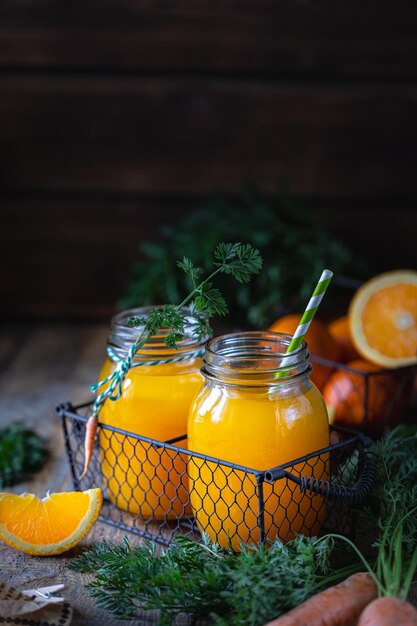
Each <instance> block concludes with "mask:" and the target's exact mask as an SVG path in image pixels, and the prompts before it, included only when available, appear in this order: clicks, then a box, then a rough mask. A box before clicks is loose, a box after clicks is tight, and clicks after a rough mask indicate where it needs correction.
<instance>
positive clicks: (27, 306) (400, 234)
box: [0, 196, 417, 345]
mask: <svg viewBox="0 0 417 626" xmlns="http://www.w3.org/2000/svg"><path fill="white" fill-rule="evenodd" d="M200 205H201V199H198V198H186V197H183V198H181V197H177V198H143V197H138V198H136V199H134V198H123V197H119V198H117V197H109V198H107V199H106V198H104V197H103V198H101V197H99V198H98V199H94V198H88V197H84V198H83V197H79V198H74V199H70V198H67V199H65V198H62V197H60V196H56V197H55V198H53V197H50V196H46V197H37V198H35V199H30V198H19V197H15V198H11V197H9V198H7V199H6V198H3V201H2V218H3V219H2V228H1V229H0V268H1V270H0V272H1V274H2V275H1V279H0V280H1V284H2V311H1V312H2V315H3V316H7V315H8V316H16V315H17V316H20V317H25V318H27V317H31V316H38V317H43V318H51V317H58V318H59V317H62V316H67V317H73V318H74V317H76V318H77V317H78V318H86V317H87V318H97V317H100V318H102V319H105V320H106V321H107V322H108V320H109V318H110V316H111V314H112V312H113V311H114V308H115V305H116V302H117V301H118V299H119V298H120V296H121V294H122V292H123V289H124V285H125V284H126V280H127V276H128V274H129V269H130V267H131V265H132V263H133V262H134V260H135V259H137V258H138V257H139V253H138V244H139V242H140V241H143V240H150V241H152V240H155V239H156V238H157V231H158V228H160V226H161V225H162V224H166V223H167V222H169V223H171V224H175V223H177V224H178V221H179V219H180V217H181V216H183V215H184V214H185V212H186V211H192V210H194V209H195V207H198V206H200ZM394 207H395V212H393V208H394ZM313 208H314V215H315V217H316V221H317V223H318V224H321V225H322V226H323V227H324V228H326V229H327V230H329V231H330V233H331V236H334V237H337V238H339V239H341V240H342V241H344V242H345V243H346V244H347V246H348V247H349V248H350V249H351V250H352V251H353V253H354V254H355V255H356V256H357V257H360V258H364V259H367V260H368V261H369V262H370V263H371V264H372V265H373V268H374V271H375V272H377V271H379V270H384V269H392V268H395V267H411V268H413V267H415V265H416V258H415V233H416V232H417V212H416V211H415V206H414V204H413V203H412V202H410V203H404V202H403V203H402V204H399V203H398V202H394V201H391V200H389V199H386V200H378V201H370V200H368V201H364V200H358V201H341V200H337V199H335V200H333V201H330V200H327V201H316V202H315V204H314V207H313ZM387 251H389V252H387ZM174 261H175V259H173V263H174ZM138 304H140V303H138ZM5 335H6V337H7V333H5ZM7 341H9V340H8V339H7ZM5 345H6V344H5Z"/></svg>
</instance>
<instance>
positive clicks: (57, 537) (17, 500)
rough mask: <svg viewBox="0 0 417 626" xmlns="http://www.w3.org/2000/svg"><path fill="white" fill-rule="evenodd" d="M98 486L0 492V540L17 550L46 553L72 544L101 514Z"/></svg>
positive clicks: (55, 552) (39, 554) (68, 547)
mask: <svg viewBox="0 0 417 626" xmlns="http://www.w3.org/2000/svg"><path fill="white" fill-rule="evenodd" d="M102 503H103V496H102V494H101V489H89V490H88V491H84V492H79V491H71V492H68V493H53V494H49V493H48V495H47V496H46V497H45V498H43V500H40V499H39V498H37V497H36V496H35V495H34V494H33V493H25V494H23V495H20V496H18V495H15V494H13V493H0V539H2V540H3V541H4V542H5V543H7V544H8V545H9V546H12V547H13V548H16V549H17V550H21V551H22V552H27V553H28V554H35V555H38V556H47V555H51V554H61V552H66V551H67V550H69V549H70V548H72V547H74V546H75V545H76V544H77V543H79V542H80V541H81V539H83V538H84V537H85V536H86V535H87V533H88V532H89V531H90V529H91V527H92V526H93V524H94V523H95V522H96V521H97V518H98V516H99V514H100V510H101V505H102Z"/></svg>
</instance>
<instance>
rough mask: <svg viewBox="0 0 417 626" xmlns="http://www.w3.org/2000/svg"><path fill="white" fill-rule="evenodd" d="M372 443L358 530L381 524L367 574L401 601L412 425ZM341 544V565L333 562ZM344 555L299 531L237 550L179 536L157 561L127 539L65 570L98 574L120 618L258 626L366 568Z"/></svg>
mask: <svg viewBox="0 0 417 626" xmlns="http://www.w3.org/2000/svg"><path fill="white" fill-rule="evenodd" d="M374 449H375V451H376V452H377V453H378V455H379V460H378V473H379V477H378V483H377V486H376V489H375V491H374V494H373V496H372V497H371V498H370V501H369V505H368V506H367V507H366V508H365V510H363V511H362V513H361V514H360V517H359V520H358V525H357V533H358V535H359V534H362V533H363V532H364V531H366V530H367V529H369V528H373V529H375V528H377V529H378V530H379V535H378V537H377V540H376V542H375V543H373V544H372V545H371V544H369V545H368V546H366V552H367V557H368V561H369V563H370V565H369V570H370V571H371V574H372V575H373V577H374V579H375V580H376V582H377V586H378V589H379V593H380V594H381V595H389V594H392V595H397V596H400V597H405V596H406V595H407V591H408V589H409V586H410V584H411V581H412V580H413V578H414V574H415V570H416V565H417V550H416V545H417V517H416V515H415V512H414V511H415V507H416V502H417V486H416V485H417V428H416V427H398V428H397V429H395V430H394V431H393V432H392V433H390V434H389V435H387V436H386V437H385V438H384V439H383V440H382V441H381V442H379V443H377V444H375V446H374ZM342 539H343V538H342ZM343 541H346V539H343ZM338 548H340V549H343V553H344V559H345V560H344V561H343V562H344V563H345V565H344V566H343V567H337V566H335V565H334V563H337V552H336V549H338ZM347 556H349V555H347V554H346V550H345V546H344V545H343V543H342V540H340V539H339V538H336V536H334V535H333V536H332V535H325V536H323V537H321V538H317V537H311V538H309V537H303V536H299V537H296V538H295V539H294V540H293V541H290V542H288V543H287V544H283V543H282V542H280V541H279V540H278V539H277V540H276V541H274V542H273V543H272V544H271V546H270V547H269V549H266V548H265V547H263V546H258V547H255V548H254V547H246V548H245V547H244V548H243V550H242V552H241V553H240V554H233V553H232V552H227V551H224V550H222V549H221V548H220V547H219V546H217V545H216V544H214V545H213V544H210V543H209V541H208V540H207V539H206V540H205V541H204V542H203V544H199V543H196V542H194V541H192V540H191V539H186V538H184V537H178V538H177V539H176V540H175V543H174V544H173V545H171V546H170V547H169V548H167V549H166V550H165V551H164V552H163V554H162V556H161V557H158V556H157V554H156V548H155V545H154V544H153V543H151V542H149V543H145V544H144V545H140V546H134V547H132V546H130V544H129V542H128V540H127V539H126V540H125V541H124V543H122V544H121V545H114V544H112V543H102V544H98V545H96V546H94V547H93V548H91V549H90V550H88V551H86V552H85V553H84V554H83V555H82V556H81V557H79V558H78V559H76V560H75V561H73V562H72V563H71V564H70V565H69V567H70V568H71V569H73V570H75V571H78V572H91V573H92V574H94V579H93V581H92V582H91V583H89V585H88V588H89V590H90V592H91V594H92V595H93V596H94V598H95V599H96V601H97V603H98V604H100V606H102V607H105V608H107V609H108V610H110V611H112V612H113V613H114V614H115V615H117V616H119V617H130V616H132V615H135V614H136V613H137V612H138V611H139V612H140V610H144V611H148V610H157V611H159V612H160V621H159V624H162V625H164V626H166V625H168V624H171V623H172V622H173V620H174V619H175V617H176V616H177V615H179V614H180V613H186V614H188V615H190V616H192V617H193V618H194V619H195V620H197V623H198V619H199V618H202V619H204V618H210V619H211V623H212V624H214V625H215V626H226V625H227V626H258V625H259V626H260V625H261V624H264V623H265V622H267V621H268V620H271V619H273V618H274V617H276V616H278V615H280V614H282V613H284V612H286V611H288V610H290V609H291V608H293V607H294V606H296V605H298V604H300V603H301V602H303V601H304V600H306V599H307V598H308V597H309V596H311V595H313V594H314V593H317V592H318V591H321V590H322V589H324V588H326V587H328V586H329V585H332V584H336V583H337V582H339V581H341V580H343V579H345V578H346V577H347V576H349V575H350V574H352V573H354V572H355V571H359V570H363V569H364V558H363V557H362V555H361V556H360V557H359V555H358V551H357V548H356V547H354V549H353V550H352V551H351V557H352V560H351V561H349V562H348V564H346V557H347ZM330 557H332V559H331V561H330ZM331 563H332V564H333V565H331ZM367 567H368V566H367Z"/></svg>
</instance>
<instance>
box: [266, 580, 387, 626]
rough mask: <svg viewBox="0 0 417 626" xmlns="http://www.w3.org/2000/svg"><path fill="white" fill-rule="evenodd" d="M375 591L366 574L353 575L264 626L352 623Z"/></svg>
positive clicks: (329, 625)
mask: <svg viewBox="0 0 417 626" xmlns="http://www.w3.org/2000/svg"><path fill="white" fill-rule="evenodd" d="M377 593H378V592H377V587H376V584H375V582H374V580H373V578H372V576H371V575H370V574H365V573H362V572H361V573H359V574H353V576H350V577H349V578H347V579H346V580H345V581H343V582H342V583H340V584H339V585H335V586H334V587H329V588H328V589H326V590H325V591H322V592H321V593H318V594H317V595H315V596H312V597H311V598H309V599H308V600H306V601H305V602H303V604H300V605H299V606H297V607H295V609H292V611H290V612H289V613H286V614H285V615H283V616H282V617H279V618H278V619H276V620H274V621H272V622H269V624H267V626H356V624H357V620H358V618H359V615H360V614H361V613H362V611H363V609H364V608H365V607H366V606H367V605H368V604H369V603H370V602H372V600H375V598H376V597H377Z"/></svg>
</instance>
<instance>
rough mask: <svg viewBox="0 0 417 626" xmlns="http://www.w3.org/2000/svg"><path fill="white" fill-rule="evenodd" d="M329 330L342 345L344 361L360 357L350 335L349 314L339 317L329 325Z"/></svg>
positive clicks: (341, 351)
mask: <svg viewBox="0 0 417 626" xmlns="http://www.w3.org/2000/svg"><path fill="white" fill-rule="evenodd" d="M327 328H328V331H329V333H330V334H331V336H332V337H333V339H334V340H335V342H336V343H337V344H338V345H339V347H340V353H341V360H342V362H343V363H347V362H348V361H353V359H360V354H359V353H358V351H357V350H356V348H355V346H354V345H353V342H352V337H351V336H350V326H349V318H348V316H347V315H344V316H343V317H339V318H338V319H337V320H334V321H333V322H331V323H330V324H329V325H328V327H327Z"/></svg>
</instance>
